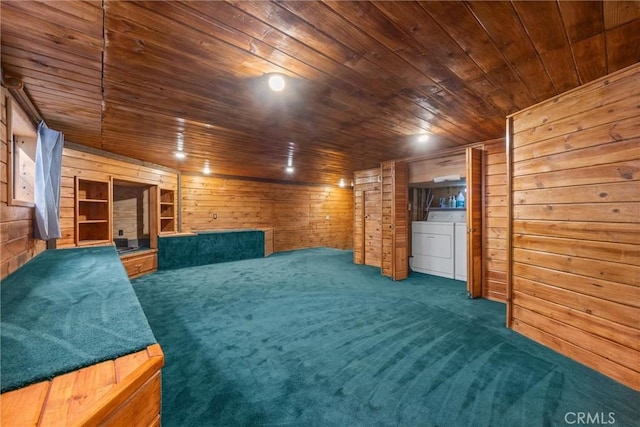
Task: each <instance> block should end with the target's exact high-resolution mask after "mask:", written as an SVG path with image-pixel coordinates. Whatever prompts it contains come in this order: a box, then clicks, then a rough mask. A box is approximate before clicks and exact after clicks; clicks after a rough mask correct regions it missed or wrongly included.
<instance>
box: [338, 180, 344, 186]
mask: <svg viewBox="0 0 640 427" xmlns="http://www.w3.org/2000/svg"><path fill="white" fill-rule="evenodd" d="M338 185H339V186H340V187H344V185H345V184H344V178H340V183H339V184H338Z"/></svg>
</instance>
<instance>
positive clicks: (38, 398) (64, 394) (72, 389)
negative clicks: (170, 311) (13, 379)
mask: <svg viewBox="0 0 640 427" xmlns="http://www.w3.org/2000/svg"><path fill="white" fill-rule="evenodd" d="M163 365H164V355H163V353H162V349H161V348H160V345H158V344H154V345H151V346H149V347H147V348H146V349H145V350H141V351H139V352H137V353H132V354H128V355H126V356H122V357H119V358H117V359H115V360H109V361H106V362H102V363H98V364H95V365H92V366H88V367H86V368H82V369H79V370H77V371H73V372H69V373H67V374H64V375H59V376H57V377H55V378H53V379H52V380H51V381H43V382H40V383H37V384H33V385H30V386H27V387H24V388H21V389H18V390H13V391H10V392H7V393H3V394H2V395H0V407H1V408H2V413H1V414H0V424H1V425H3V426H4V425H6V426H22V425H24V426H27V425H28V426H80V425H82V426H94V425H99V424H103V423H105V421H106V422H107V424H109V425H116V426H117V425H121V426H125V425H126V426H138V425H144V426H147V425H150V424H152V423H153V422H154V420H158V419H159V414H160V369H161V368H162V366H163Z"/></svg>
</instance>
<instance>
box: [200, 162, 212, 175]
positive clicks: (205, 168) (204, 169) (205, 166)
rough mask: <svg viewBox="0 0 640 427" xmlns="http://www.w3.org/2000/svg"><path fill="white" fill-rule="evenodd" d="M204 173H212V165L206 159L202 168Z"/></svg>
mask: <svg viewBox="0 0 640 427" xmlns="http://www.w3.org/2000/svg"><path fill="white" fill-rule="evenodd" d="M202 173H204V174H205V175H209V174H210V173H211V167H209V160H205V161H204V167H203V168H202Z"/></svg>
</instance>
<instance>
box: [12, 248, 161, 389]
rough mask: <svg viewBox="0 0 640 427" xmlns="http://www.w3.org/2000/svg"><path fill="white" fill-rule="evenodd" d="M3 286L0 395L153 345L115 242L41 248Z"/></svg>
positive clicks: (145, 320)
mask: <svg viewBox="0 0 640 427" xmlns="http://www.w3.org/2000/svg"><path fill="white" fill-rule="evenodd" d="M0 290H1V297H0V308H1V313H2V315H1V322H0V354H1V355H2V357H1V363H0V366H1V377H0V379H1V381H0V382H1V384H2V391H3V392H4V391H8V390H12V389H15V388H19V387H22V386H24V385H27V384H31V383H35V382H38V381H42V380H45V379H49V378H52V377H53V376H55V375H59V374H63V373H66V372H70V371H73V370H76V369H79V368H82V367H85V366H88V365H93V364H94V363H98V362H102V361H105V360H111V359H115V358H116V357H119V356H122V355H125V354H129V353H133V352H135V351H138V350H140V349H143V348H145V347H147V346H148V345H150V344H153V343H155V338H154V337H153V333H152V332H151V328H149V323H147V319H146V317H145V315H144V313H143V312H142V308H141V307H140V303H139V302H138V299H137V298H136V294H135V293H134V292H133V289H132V288H131V283H130V282H129V279H128V278H127V274H126V272H125V270H124V267H123V266H122V263H121V262H120V258H119V257H118V254H117V252H116V250H115V248H114V247H113V246H109V247H92V248H78V249H63V250H48V251H45V252H43V253H42V254H40V255H38V256H37V257H36V258H34V259H32V260H31V261H29V262H28V263H27V264H26V265H24V266H22V267H21V268H20V269H18V271H16V272H14V273H13V274H11V275H9V276H8V277H6V278H5V279H4V280H2V286H0Z"/></svg>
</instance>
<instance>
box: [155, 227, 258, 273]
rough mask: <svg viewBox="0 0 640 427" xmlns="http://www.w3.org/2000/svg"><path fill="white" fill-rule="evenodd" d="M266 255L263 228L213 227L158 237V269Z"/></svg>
mask: <svg viewBox="0 0 640 427" xmlns="http://www.w3.org/2000/svg"><path fill="white" fill-rule="evenodd" d="M263 257H264V231H262V230H209V231H198V232H197V234H196V235H194V236H164V237H162V236H161V237H160V238H158V270H166V269H174V268H182V267H195V266H198V265H208V264H214V263H218V262H229V261H240V260H243V259H252V258H263Z"/></svg>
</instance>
